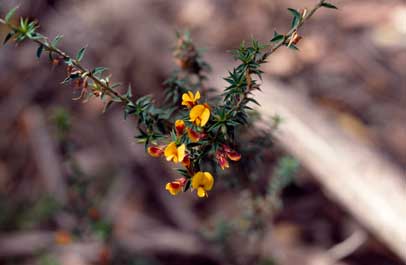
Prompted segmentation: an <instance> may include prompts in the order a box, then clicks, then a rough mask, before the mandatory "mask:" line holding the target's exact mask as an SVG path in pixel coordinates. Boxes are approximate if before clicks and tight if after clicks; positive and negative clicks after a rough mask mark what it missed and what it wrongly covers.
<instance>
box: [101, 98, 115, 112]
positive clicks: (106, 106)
mask: <svg viewBox="0 0 406 265" xmlns="http://www.w3.org/2000/svg"><path fill="white" fill-rule="evenodd" d="M113 103H114V101H113V100H109V101H108V102H107V103H106V104H104V107H103V111H102V113H106V111H107V110H108V109H109V108H110V107H111V105H113Z"/></svg>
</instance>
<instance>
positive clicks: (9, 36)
mask: <svg viewBox="0 0 406 265" xmlns="http://www.w3.org/2000/svg"><path fill="white" fill-rule="evenodd" d="M14 34H15V32H14V31H10V32H9V33H8V34H7V36H6V37H5V38H4V41H3V45H5V44H6V43H7V42H8V41H9V40H10V39H11V37H13V36H14Z"/></svg>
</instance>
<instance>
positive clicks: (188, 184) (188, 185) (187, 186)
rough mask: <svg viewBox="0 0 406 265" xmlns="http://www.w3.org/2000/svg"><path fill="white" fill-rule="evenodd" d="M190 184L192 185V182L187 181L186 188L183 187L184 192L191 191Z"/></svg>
mask: <svg viewBox="0 0 406 265" xmlns="http://www.w3.org/2000/svg"><path fill="white" fill-rule="evenodd" d="M190 184H192V182H191V181H190V180H187V181H186V184H185V186H184V187H183V192H186V191H188V190H189V189H190Z"/></svg>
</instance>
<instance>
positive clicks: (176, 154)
mask: <svg viewBox="0 0 406 265" xmlns="http://www.w3.org/2000/svg"><path fill="white" fill-rule="evenodd" d="M185 154H186V146H185V144H182V145H180V146H179V147H177V146H176V143H175V142H171V143H170V144H168V145H167V146H166V148H165V150H164V155H165V157H166V160H168V161H173V162H174V163H179V162H182V160H183V159H184V158H185Z"/></svg>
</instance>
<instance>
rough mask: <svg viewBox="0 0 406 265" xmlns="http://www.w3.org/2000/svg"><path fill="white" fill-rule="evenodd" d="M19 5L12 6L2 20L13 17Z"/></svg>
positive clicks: (8, 19) (7, 21)
mask: <svg viewBox="0 0 406 265" xmlns="http://www.w3.org/2000/svg"><path fill="white" fill-rule="evenodd" d="M18 7H19V6H16V7H14V8H12V9H11V10H10V11H8V13H7V14H6V16H5V17H4V21H6V23H9V22H10V19H11V18H12V17H13V15H14V14H15V12H16V11H17V9H18Z"/></svg>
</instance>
